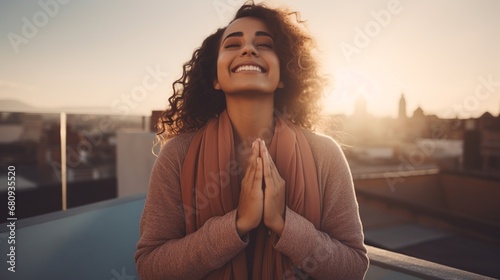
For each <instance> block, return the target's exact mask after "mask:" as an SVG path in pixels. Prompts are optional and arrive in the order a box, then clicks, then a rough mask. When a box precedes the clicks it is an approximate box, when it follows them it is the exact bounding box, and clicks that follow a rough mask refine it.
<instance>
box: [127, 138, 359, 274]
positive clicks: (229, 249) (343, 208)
mask: <svg viewBox="0 0 500 280" xmlns="http://www.w3.org/2000/svg"><path fill="white" fill-rule="evenodd" d="M194 134H195V133H185V134H181V135H178V136H176V137H174V138H173V139H171V140H170V141H169V142H168V143H167V144H166V145H165V146H164V147H163V148H162V150H161V151H160V154H159V155H158V158H157V160H156V162H155V164H154V167H153V170H152V173H151V179H150V182H149V189H148V194H147V198H146V204H145V206H144V210H143V213H142V218H141V222H140V231H141V233H140V240H139V242H138V243H137V251H136V253H135V262H136V265H137V271H138V273H139V276H140V279H141V280H149V279H202V278H203V277H204V276H205V275H207V274H208V273H209V272H210V271H212V270H214V269H217V268H219V267H221V266H223V265H224V264H226V263H227V262H228V261H229V260H231V258H233V257H234V256H236V255H237V254H238V253H239V252H240V251H241V250H244V249H245V247H246V246H247V245H248V237H247V238H246V240H242V239H241V238H240V237H239V235H238V233H237V232H236V223H235V219H236V209H235V210H233V211H231V212H229V213H227V214H226V215H224V216H221V217H213V218H211V219H210V220H208V221H207V222H206V223H205V224H204V225H203V227H201V228H200V229H199V230H198V231H196V232H194V233H192V234H190V235H188V236H186V234H185V221H184V212H183V208H182V199H181V189H180V171H181V169H182V164H183V161H184V157H185V155H186V153H187V150H188V148H189V144H190V143H191V140H192V139H193V136H194ZM304 135H305V137H306V139H307V141H308V142H309V145H310V147H311V150H312V153H313V156H314V159H315V162H316V168H317V172H318V183H319V186H320V194H321V195H322V205H321V211H322V212H321V213H322V217H321V227H320V229H319V230H317V229H316V228H314V226H313V225H312V223H311V222H309V221H308V220H307V219H305V218H304V217H302V216H300V215H299V214H297V213H295V212H293V211H292V210H291V209H289V208H288V207H287V209H286V214H285V227H284V229H283V233H282V236H281V237H280V239H279V240H278V242H277V243H276V245H275V249H276V250H278V251H280V252H281V253H283V254H285V255H287V256H288V257H289V258H290V259H291V260H292V261H293V263H294V264H295V266H297V267H299V268H300V269H301V270H298V269H296V272H297V275H296V277H297V279H306V278H307V276H305V275H306V273H307V275H309V276H310V277H313V278H315V279H362V278H363V277H364V275H365V273H366V270H367V269H368V262H369V261H368V257H367V255H366V248H365V247H364V244H363V229H362V225H361V221H360V218H359V211H358V204H357V201H356V197H355V194H354V186H353V181H352V177H351V173H350V170H349V166H348V164H347V161H346V159H345V157H344V154H343V153H342V150H341V149H340V147H339V146H338V144H337V143H336V142H335V141H334V140H333V139H331V138H329V137H326V136H322V135H318V134H315V133H312V132H309V131H306V130H304ZM291 275H293V274H292V272H290V273H289V274H287V276H291ZM287 279H290V278H287ZM236 280H238V279H236Z"/></svg>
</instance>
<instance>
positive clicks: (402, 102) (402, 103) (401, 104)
mask: <svg viewBox="0 0 500 280" xmlns="http://www.w3.org/2000/svg"><path fill="white" fill-rule="evenodd" d="M398 117H399V119H406V118H407V115H406V99H405V96H404V94H403V93H402V94H401V98H400V99H399V114H398Z"/></svg>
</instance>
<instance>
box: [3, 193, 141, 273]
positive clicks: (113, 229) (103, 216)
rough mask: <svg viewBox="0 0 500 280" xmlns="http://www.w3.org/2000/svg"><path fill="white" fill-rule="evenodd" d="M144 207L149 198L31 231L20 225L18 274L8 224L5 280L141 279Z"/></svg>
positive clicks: (88, 211) (83, 213) (34, 225)
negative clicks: (10, 259)
mask: <svg viewBox="0 0 500 280" xmlns="http://www.w3.org/2000/svg"><path fill="white" fill-rule="evenodd" d="M101 205H102V204H101ZM143 206H144V197H142V198H140V199H135V200H132V201H130V200H128V201H126V202H124V203H113V205H111V206H108V207H99V208H98V209H91V208H89V207H87V208H85V211H82V210H80V211H73V213H75V214H71V215H67V216H63V215H62V216H63V217H59V218H55V219H52V220H48V221H43V222H40V223H34V222H33V221H30V225H27V226H22V221H18V224H19V225H20V226H21V227H18V228H16V267H15V268H16V272H15V273H12V272H9V271H8V270H7V267H8V264H7V262H6V261H7V253H8V247H9V246H10V245H9V244H7V239H6V237H7V236H8V232H5V230H6V229H5V227H6V226H5V224H4V225H2V226H3V227H4V228H2V229H1V231H3V232H1V233H0V260H1V261H0V279H30V280H31V279H54V280H57V279H75V280H78V279H82V280H83V279H85V280H88V279H107V280H110V279H111V280H121V279H127V280H133V279H138V277H137V272H136V270H135V263H134V258H133V256H134V253H135V245H136V243H137V241H138V240H139V219H140V216H141V213H142V208H143ZM68 212H69V211H68ZM58 214H59V213H58ZM49 215H50V214H49ZM37 218H38V219H40V218H39V217H37Z"/></svg>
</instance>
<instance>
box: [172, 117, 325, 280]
mask: <svg viewBox="0 0 500 280" xmlns="http://www.w3.org/2000/svg"><path fill="white" fill-rule="evenodd" d="M269 154H270V155H271V157H272V159H273V161H274V163H275V165H276V167H277V169H278V171H279V173H280V175H281V177H282V178H283V179H284V180H285V182H286V194H285V199H286V205H287V206H288V207H289V208H290V209H291V210H293V211H295V212H296V213H298V214H300V215H302V216H303V217H305V218H306V219H308V220H309V221H311V222H312V223H313V224H314V226H315V227H316V228H319V226H320V216H321V213H320V194H319V186H318V179H317V173H316V165H315V162H314V158H313V155H312V152H311V148H310V147H309V143H308V142H307V140H306V138H305V137H304V135H303V133H302V131H301V129H300V128H299V127H297V126H295V125H293V124H291V123H290V122H288V121H286V120H284V119H282V118H280V117H277V118H276V127H275V131H274V136H273V139H272V141H271V145H270V148H269ZM237 166H238V165H237V164H236V160H235V147H234V141H233V130H232V126H231V121H230V119H229V116H228V114H227V111H224V112H222V113H221V114H220V116H219V117H218V118H215V119H212V120H210V121H209V122H208V123H207V124H206V125H205V126H204V127H203V128H201V129H200V130H199V131H198V132H197V133H196V135H195V136H194V138H193V141H192V142H191V145H190V146H189V150H188V152H187V154H186V158H185V160H184V165H183V167H182V171H181V190H182V202H183V205H184V214H185V218H186V234H190V233H193V232H195V231H196V230H197V229H199V228H201V227H202V226H203V224H204V223H205V222H206V221H207V220H208V219H210V218H212V217H214V216H223V215H224V214H226V213H228V212H230V211H232V210H234V209H236V208H237V207H238V200H239V196H240V193H239V191H240V190H239V181H238V175H237V172H236V171H237ZM285 219H286V217H285ZM275 238H276V237H275V235H274V234H272V235H268V230H267V228H266V227H265V226H264V225H263V224H261V225H260V226H259V227H258V228H257V234H256V239H255V254H254V260H253V278H254V279H263V280H270V279H283V275H284V274H285V273H286V276H287V277H289V276H291V275H293V267H292V262H291V261H290V259H289V258H288V257H287V256H285V255H283V254H281V253H280V252H278V251H276V250H275V249H274V247H273V240H274V239H275ZM247 278H248V273H247V263H246V254H245V250H242V251H241V252H240V253H239V254H238V255H236V256H235V257H234V258H233V259H232V260H231V261H229V262H228V263H227V264H226V265H224V266H223V267H221V268H219V269H217V270H215V271H212V272H211V273H209V274H208V276H207V277H206V279H227V280H229V279H236V280H240V279H243V280H246V279H247Z"/></svg>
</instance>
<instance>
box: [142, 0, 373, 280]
mask: <svg viewBox="0 0 500 280" xmlns="http://www.w3.org/2000/svg"><path fill="white" fill-rule="evenodd" d="M293 16H295V22H294V21H293V20H292V19H291V18H292V17H293ZM298 23H300V22H299V21H298V20H297V14H296V13H289V12H287V11H284V10H273V9H269V8H267V7H265V6H263V5H254V4H253V3H252V4H247V5H244V6H242V7H241V8H240V9H239V10H238V12H237V14H236V16H235V18H234V20H233V21H231V23H230V24H229V25H228V26H227V27H226V28H223V29H219V30H218V31H217V32H215V33H214V34H212V35H210V36H209V37H208V38H206V39H205V41H204V42H203V44H202V46H201V47H200V48H199V49H198V50H196V51H195V53H194V54H193V57H192V59H191V60H190V61H189V62H188V63H186V64H185V65H184V71H183V75H182V77H181V78H180V79H179V80H177V81H176V82H175V83H174V86H173V89H174V95H173V96H172V97H171V98H170V99H169V103H170V106H169V108H168V109H167V110H166V111H165V112H164V113H163V114H162V117H161V121H160V128H161V129H160V132H159V135H160V136H162V137H164V138H170V139H169V141H168V142H167V143H166V144H165V145H164V146H163V147H162V149H161V151H160V154H159V155H158V159H157V161H156V163H155V165H154V168H153V171H152V174H151V180H150V185H149V191H148V195H147V199H146V204H145V207H144V211H143V215H142V218H141V225H140V226H141V238H140V240H139V242H138V244H137V252H136V254H135V260H136V264H137V270H138V272H139V275H140V279H307V278H308V277H310V278H314V279H360V278H363V277H364V274H365V272H366V269H367V266H368V258H367V256H366V249H365V247H364V245H363V233H362V227H361V222H360V219H359V213H358V206H357V202H356V198H355V196H354V188H353V184H352V178H351V175H350V171H349V168H348V165H347V163H346V160H345V157H344V155H343V153H342V151H341V149H340V148H339V146H338V145H337V144H336V143H335V142H334V141H333V140H332V139H331V138H328V137H325V136H320V135H317V134H314V133H313V132H311V127H312V123H313V121H314V116H315V115H316V114H317V112H318V102H317V101H318V100H319V97H320V96H321V91H322V88H321V87H322V79H320V78H319V77H318V76H317V74H316V72H317V65H316V63H315V61H314V60H313V59H312V58H311V55H310V52H311V47H312V39H311V38H310V37H309V36H308V35H307V34H306V33H305V32H304V31H303V30H302V29H301V28H300V27H299V25H298Z"/></svg>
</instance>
